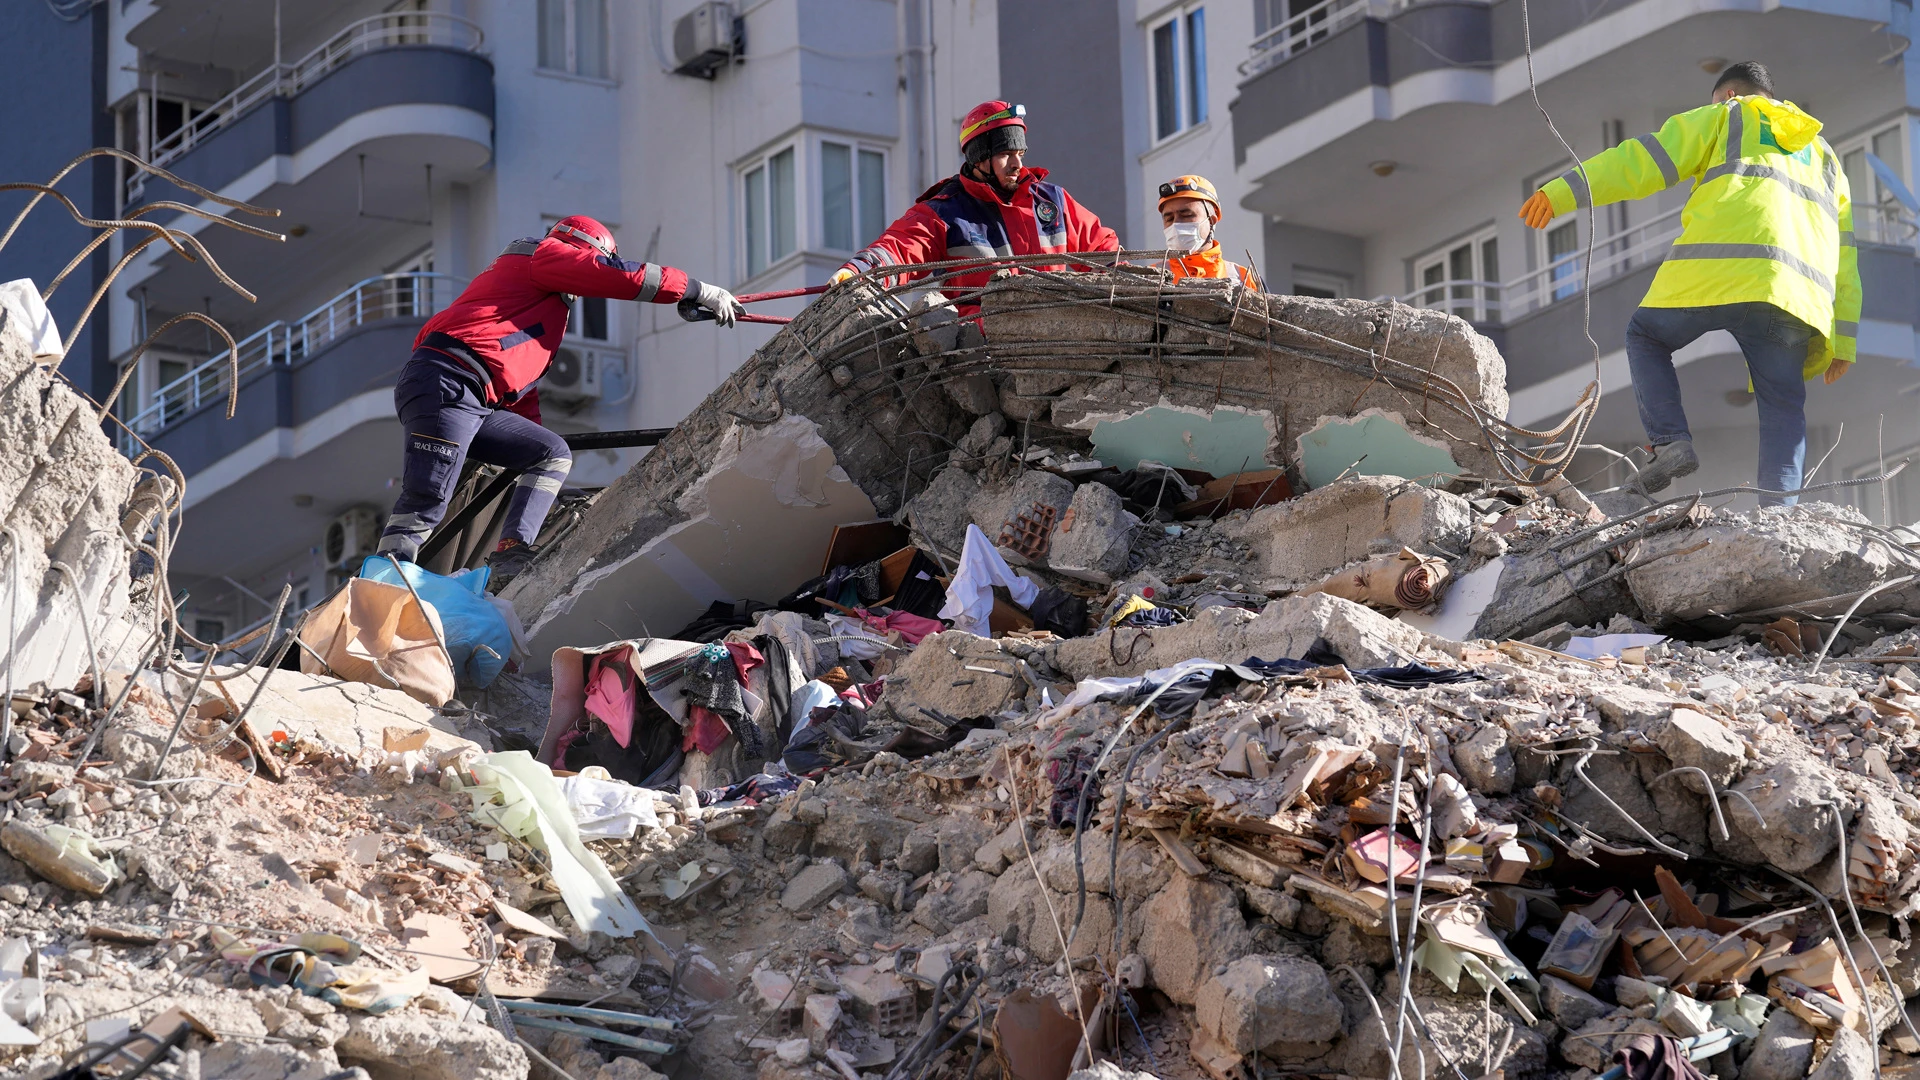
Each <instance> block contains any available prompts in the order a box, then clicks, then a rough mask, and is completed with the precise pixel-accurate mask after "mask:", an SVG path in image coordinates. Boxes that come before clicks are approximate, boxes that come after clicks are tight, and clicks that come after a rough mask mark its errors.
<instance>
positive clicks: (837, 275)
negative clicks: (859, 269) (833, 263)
mask: <svg viewBox="0 0 1920 1080" xmlns="http://www.w3.org/2000/svg"><path fill="white" fill-rule="evenodd" d="M852 276H853V267H851V266H843V267H841V268H840V269H838V270H835V271H834V272H833V276H832V277H830V278H828V279H827V284H829V285H838V284H840V283H841V282H843V281H845V280H847V279H848V278H850V277H852Z"/></svg>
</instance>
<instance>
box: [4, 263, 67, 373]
mask: <svg viewBox="0 0 1920 1080" xmlns="http://www.w3.org/2000/svg"><path fill="white" fill-rule="evenodd" d="M0 311H4V312H5V313H6V326H5V329H6V331H8V332H11V333H15V334H18V335H20V340H21V341H22V342H25V343H26V346H27V349H28V350H29V351H31V352H32V353H33V355H34V356H35V357H36V358H37V357H43V356H61V355H63V354H64V353H65V352H66V351H67V350H66V346H65V345H63V344H61V341H60V328H59V326H57V325H56V324H55V323H54V321H53V312H51V311H48V310H47V302H46V301H45V300H42V299H40V288H39V286H37V285H35V284H34V283H33V279H32V278H15V279H14V280H12V281H9V282H6V283H4V284H0Z"/></svg>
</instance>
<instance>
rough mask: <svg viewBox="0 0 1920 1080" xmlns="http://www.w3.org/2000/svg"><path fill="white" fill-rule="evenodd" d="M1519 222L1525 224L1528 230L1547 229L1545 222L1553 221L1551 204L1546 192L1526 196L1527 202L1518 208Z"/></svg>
mask: <svg viewBox="0 0 1920 1080" xmlns="http://www.w3.org/2000/svg"><path fill="white" fill-rule="evenodd" d="M1520 220H1522V221H1524V222H1526V223H1527V227H1528V228H1532V229H1544V228H1546V227H1547V222H1549V221H1552V220H1553V203H1552V202H1551V201H1549V200H1548V198H1547V193H1546V192H1544V191H1536V192H1534V193H1533V194H1532V195H1529V196H1527V201H1526V202H1525V203H1522V204H1521V206H1520Z"/></svg>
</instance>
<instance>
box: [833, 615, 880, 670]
mask: <svg viewBox="0 0 1920 1080" xmlns="http://www.w3.org/2000/svg"><path fill="white" fill-rule="evenodd" d="M827 628H828V629H829V630H831V631H832V634H831V635H830V636H831V637H832V638H833V641H834V643H835V644H837V645H839V646H840V655H841V656H846V657H851V658H852V659H855V660H873V659H875V658H877V657H880V656H884V655H886V651H887V644H888V642H887V637H886V635H885V634H876V633H874V631H873V628H872V627H870V626H868V625H867V624H866V623H863V622H861V621H860V620H859V619H856V618H853V617H852V616H849V615H829V616H827Z"/></svg>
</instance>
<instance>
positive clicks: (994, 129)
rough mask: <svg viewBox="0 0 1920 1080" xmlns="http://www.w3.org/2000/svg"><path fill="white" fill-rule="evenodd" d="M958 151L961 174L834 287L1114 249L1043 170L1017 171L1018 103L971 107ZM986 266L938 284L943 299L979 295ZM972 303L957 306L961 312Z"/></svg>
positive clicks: (1106, 233)
mask: <svg viewBox="0 0 1920 1080" xmlns="http://www.w3.org/2000/svg"><path fill="white" fill-rule="evenodd" d="M960 152H961V153H962V154H963V155H964V156H965V158H966V163H965V164H963V165H962V166H961V167H960V172H959V173H958V174H957V175H954V176H950V177H948V178H947V179H945V180H942V181H940V182H939V183H938V184H935V185H934V186H933V187H931V188H928V189H927V191H926V193H925V194H923V195H921V196H920V198H919V200H918V201H916V202H915V203H914V204H913V206H912V207H911V208H909V209H908V210H907V212H906V213H905V214H903V215H901V216H900V220H898V221H896V222H894V223H893V224H892V225H890V226H888V228H887V231H886V232H885V233H883V234H881V236H880V238H879V239H878V240H875V241H874V242H873V243H872V244H869V245H868V246H867V248H866V249H865V250H863V251H861V252H860V253H859V254H857V255H855V256H854V257H853V258H852V259H851V260H849V261H848V262H847V264H846V265H845V266H843V267H841V268H840V269H839V270H838V271H836V272H835V273H834V275H833V283H834V284H836V285H837V284H839V283H840V282H842V281H845V280H847V279H848V278H850V277H852V276H853V275H855V274H864V273H867V272H868V271H873V270H880V271H886V270H888V269H889V268H891V267H900V268H902V269H901V271H900V272H899V273H888V274H885V275H884V276H882V277H881V278H879V279H878V283H879V284H880V285H882V287H891V286H893V285H897V284H901V283H902V282H904V281H908V280H911V279H912V278H913V277H915V276H917V275H916V274H914V272H913V271H911V270H908V269H905V268H907V267H911V266H914V265H916V264H919V263H930V262H944V261H948V260H953V259H993V258H1006V257H1008V256H1013V255H1039V254H1044V253H1047V252H1054V251H1058V252H1068V251H1118V250H1120V239H1119V237H1117V236H1115V235H1114V232H1113V230H1112V229H1109V228H1107V227H1106V226H1105V225H1102V224H1100V219H1099V218H1098V217H1096V216H1095V215H1094V214H1093V212H1092V211H1090V210H1088V209H1087V208H1086V207H1084V206H1081V205H1080V204H1079V203H1077V202H1075V201H1074V199H1073V196H1071V195H1069V194H1067V192H1066V189H1064V188H1062V187H1061V186H1060V185H1058V184H1050V183H1048V182H1047V170H1045V169H1029V168H1027V167H1026V156H1027V108H1026V106H1024V105H1009V104H1008V103H1006V102H1004V101H987V102H982V103H981V104H979V105H976V106H974V107H973V109H972V111H970V112H968V113H967V116H966V119H965V120H964V121H962V122H961V125H960ZM994 269H995V268H994V267H990V266H985V267H981V268H980V269H979V270H978V271H969V272H966V273H962V274H956V275H953V276H950V277H948V278H946V279H945V280H944V281H943V283H942V285H941V287H942V288H943V289H945V290H947V291H949V292H960V291H962V290H967V289H975V288H979V287H980V286H982V285H985V284H986V283H987V280H988V279H989V278H991V277H992V276H993V272H994ZM1036 269H1043V270H1064V269H1066V267H1065V266H1064V265H1060V266H1045V267H1037V268H1036ZM978 306H979V305H978V304H968V303H964V302H963V303H961V304H960V305H959V307H960V310H961V311H963V312H968V311H971V310H972V309H975V308H977V307H978Z"/></svg>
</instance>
